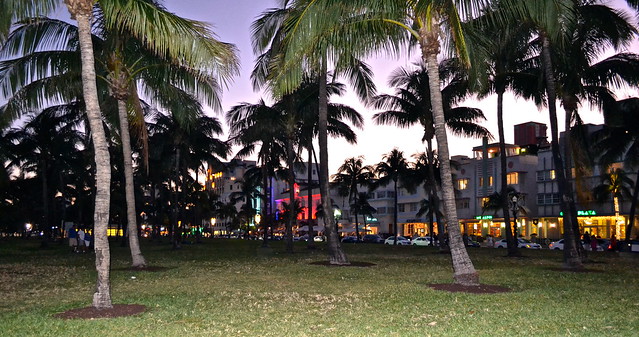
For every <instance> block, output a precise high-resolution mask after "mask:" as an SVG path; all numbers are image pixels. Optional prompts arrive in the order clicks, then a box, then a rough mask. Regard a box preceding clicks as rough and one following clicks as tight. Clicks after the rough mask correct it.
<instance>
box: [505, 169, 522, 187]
mask: <svg viewBox="0 0 639 337" xmlns="http://www.w3.org/2000/svg"><path fill="white" fill-rule="evenodd" d="M506 183H507V184H508V185H517V184H519V172H510V173H508V174H507V175H506Z"/></svg>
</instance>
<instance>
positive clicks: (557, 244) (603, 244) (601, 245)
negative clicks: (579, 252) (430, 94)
mask: <svg viewBox="0 0 639 337" xmlns="http://www.w3.org/2000/svg"><path fill="white" fill-rule="evenodd" d="M581 244H582V245H583V247H584V249H585V250H591V246H590V242H585V241H583V240H581ZM548 249H552V250H564V239H561V240H557V241H553V242H551V243H550V244H549V245H548ZM607 249H608V240H604V239H597V251H599V252H603V251H604V250H607Z"/></svg>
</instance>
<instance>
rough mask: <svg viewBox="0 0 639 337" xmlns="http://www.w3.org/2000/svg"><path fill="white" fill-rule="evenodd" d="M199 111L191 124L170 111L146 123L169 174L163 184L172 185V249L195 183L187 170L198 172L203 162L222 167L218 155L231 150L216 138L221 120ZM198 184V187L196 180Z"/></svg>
mask: <svg viewBox="0 0 639 337" xmlns="http://www.w3.org/2000/svg"><path fill="white" fill-rule="evenodd" d="M199 114H200V117H199V118H198V119H197V120H195V121H193V122H192V123H193V124H192V125H191V123H188V124H184V123H181V122H180V121H179V120H177V119H176V115H173V114H172V115H171V116H166V115H162V114H160V115H158V116H157V117H156V121H155V123H153V124H150V125H149V129H150V134H151V135H150V142H151V144H153V146H154V149H153V150H154V151H156V152H157V156H159V157H160V158H161V160H162V161H163V162H164V165H166V166H165V167H160V169H162V168H163V169H164V170H163V171H164V172H165V173H168V174H169V176H170V178H169V182H166V185H167V187H169V188H170V187H172V188H173V191H172V196H171V197H172V200H171V203H170V204H171V208H172V209H171V211H172V213H171V214H172V220H171V228H172V230H171V235H172V242H173V246H174V248H179V247H180V233H179V231H178V221H179V220H180V218H181V217H182V216H183V211H184V209H185V207H186V203H185V201H186V195H187V192H188V190H189V186H195V184H196V182H195V181H194V180H193V176H192V175H191V174H190V172H197V171H198V170H200V168H201V167H202V166H203V165H204V163H209V164H210V165H212V166H214V167H217V168H220V167H223V164H222V162H221V159H220V158H226V157H227V156H228V154H229V152H230V148H229V146H228V144H226V143H225V142H223V141H221V140H220V139H218V138H217V136H218V135H220V134H221V133H222V126H221V124H220V122H219V121H218V120H217V119H216V118H213V117H207V116H204V115H203V112H202V111H201V110H200V111H199ZM160 165H162V164H160ZM165 178H166V177H165ZM197 186H198V187H197V188H201V186H200V185H199V183H198V184H197Z"/></svg>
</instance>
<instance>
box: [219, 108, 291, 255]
mask: <svg viewBox="0 0 639 337" xmlns="http://www.w3.org/2000/svg"><path fill="white" fill-rule="evenodd" d="M282 117H283V116H282V113H281V111H280V107H279V106H276V105H268V104H267V103H266V102H265V101H264V100H260V101H259V102H258V103H257V104H250V103H242V104H239V105H236V106H233V107H232V108H231V109H230V110H229V111H228V112H227V113H226V122H227V123H228V125H229V139H230V142H231V143H232V144H236V145H239V146H242V148H241V149H240V150H239V151H238V152H237V153H236V154H235V157H237V158H244V157H247V156H250V155H252V154H253V153H254V152H257V161H258V164H259V166H260V168H261V178H262V191H263V193H262V198H263V200H262V205H263V207H264V210H263V211H264V212H263V214H262V227H263V235H264V240H263V242H262V244H263V245H264V246H265V247H266V246H267V245H268V240H267V235H268V234H267V233H268V228H269V226H270V225H271V223H272V221H273V220H274V218H273V214H272V213H273V212H272V209H271V207H272V205H271V202H270V198H271V194H270V190H269V183H268V182H269V181H270V178H272V177H274V175H275V170H276V169H277V168H278V167H280V163H281V161H283V160H284V159H285V158H286V139H285V138H284V137H283V135H282V133H281V132H280V131H279V130H280V128H281V126H282V125H283V122H282Z"/></svg>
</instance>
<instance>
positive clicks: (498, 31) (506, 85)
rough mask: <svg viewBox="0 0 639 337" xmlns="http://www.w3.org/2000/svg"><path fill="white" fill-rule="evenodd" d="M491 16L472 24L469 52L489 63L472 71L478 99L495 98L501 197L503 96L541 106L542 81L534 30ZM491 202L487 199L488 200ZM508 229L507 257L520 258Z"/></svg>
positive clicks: (507, 215) (504, 172)
mask: <svg viewBox="0 0 639 337" xmlns="http://www.w3.org/2000/svg"><path fill="white" fill-rule="evenodd" d="M492 15H494V13H491V12H489V13H486V14H485V15H483V16H481V17H479V18H478V19H476V20H474V21H473V22H472V25H471V27H472V28H473V29H471V30H470V32H471V35H472V37H473V39H471V42H476V44H477V46H474V47H473V48H472V49H471V50H474V51H476V53H477V54H478V56H476V57H480V58H482V59H485V60H489V62H485V63H482V64H478V66H477V67H475V69H474V72H475V73H477V74H479V75H478V76H479V77H480V78H481V79H480V82H481V83H482V84H483V86H482V87H481V88H478V93H479V97H482V98H484V97H486V96H488V95H490V94H496V96H497V129H498V134H499V153H500V156H499V163H500V185H501V192H500V195H507V194H508V191H507V190H508V182H507V173H508V170H507V168H506V164H507V158H506V141H505V136H504V95H505V93H506V91H507V90H510V91H511V92H512V93H514V94H515V95H516V96H522V97H525V98H527V99H534V101H535V102H536V103H537V104H538V105H541V104H542V101H543V98H542V97H541V92H543V91H542V90H540V89H541V88H539V86H538V83H539V78H540V77H541V74H540V70H539V67H538V66H537V64H536V59H535V58H534V57H533V55H531V53H533V50H532V49H533V48H531V44H530V43H529V41H530V39H531V36H532V34H533V30H532V28H531V27H530V25H526V24H510V23H509V24H504V23H499V24H496V23H495V20H494V18H493V17H492ZM488 197H489V198H490V196H488ZM497 200H499V201H501V202H502V204H501V210H502V213H503V216H504V223H507V224H510V211H509V209H508V200H507V199H506V198H501V199H497ZM510 228H511V227H510V226H507V227H506V242H507V247H508V256H519V255H520V253H519V249H518V248H517V242H516V238H515V237H514V235H513V233H512V231H511V229H510Z"/></svg>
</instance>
